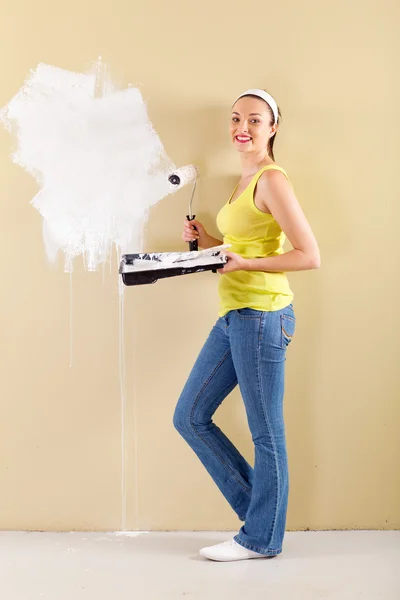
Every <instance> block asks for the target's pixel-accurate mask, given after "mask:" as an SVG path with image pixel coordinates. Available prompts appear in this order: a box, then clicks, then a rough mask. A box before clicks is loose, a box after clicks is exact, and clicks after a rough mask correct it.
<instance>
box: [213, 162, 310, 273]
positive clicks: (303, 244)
mask: <svg viewBox="0 0 400 600" xmlns="http://www.w3.org/2000/svg"><path fill="white" fill-rule="evenodd" d="M254 201H255V203H256V206H257V207H258V208H260V209H261V210H263V211H265V212H270V213H271V214H272V215H273V217H274V218H275V220H276V221H277V223H278V224H279V225H280V227H281V229H282V231H283V232H284V233H285V234H286V237H287V238H288V240H289V241H290V243H291V244H292V246H293V250H289V251H288V252H285V253H284V254H281V255H279V256H270V257H266V258H253V259H243V258H241V257H238V256H237V255H233V254H232V253H229V252H226V253H225V254H226V255H227V257H228V259H229V261H228V264H227V265H226V266H225V267H224V269H222V270H221V271H220V272H222V273H227V272H229V271H237V270H245V271H269V272H284V271H305V270H308V269H317V268H318V267H319V266H320V253H319V248H318V244H317V241H316V239H315V237H314V234H313V232H312V230H311V227H310V225H309V223H308V221H307V219H306V217H305V215H304V213H303V211H302V209H301V206H300V204H299V202H298V200H297V198H296V196H295V194H294V192H293V189H292V187H291V185H290V184H289V182H288V181H287V179H286V177H285V176H284V175H283V174H282V173H280V172H279V171H266V172H265V173H263V174H262V176H261V177H260V179H259V181H258V184H257V188H256V193H255V198H254Z"/></svg>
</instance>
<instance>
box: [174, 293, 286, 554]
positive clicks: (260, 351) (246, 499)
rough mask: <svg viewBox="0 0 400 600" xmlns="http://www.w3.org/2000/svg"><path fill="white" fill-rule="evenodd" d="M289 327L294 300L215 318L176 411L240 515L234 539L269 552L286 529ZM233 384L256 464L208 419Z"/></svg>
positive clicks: (176, 420) (177, 422)
mask: <svg viewBox="0 0 400 600" xmlns="http://www.w3.org/2000/svg"><path fill="white" fill-rule="evenodd" d="M294 331H295V315H294V311H293V307H292V305H291V304H290V305H289V306H287V307H286V308H284V309H282V310H278V311H273V312H263V311H256V310H253V309H250V308H244V309H239V310H232V311H230V312H229V313H228V314H227V315H225V316H224V317H222V318H220V319H218V321H217V322H216V324H215V325H214V327H213V329H212V331H211V333H210V335H209V337H208V340H207V341H206V343H205V345H204V347H203V349H202V350H201V352H200V354H199V357H198V359H197V361H196V363H195V365H194V367H193V370H192V372H191V374H190V376H189V379H188V381H187V383H186V385H185V387H184V389H183V392H182V394H181V397H180V398H179V401H178V404H177V407H176V410H175V414H174V425H175V427H176V429H177V430H178V431H179V433H180V434H181V435H182V436H183V438H184V439H185V440H186V441H187V442H188V444H189V445H190V446H191V448H192V449H193V450H194V452H195V453H196V454H197V456H198V457H199V459H200V460H201V462H202V463H203V465H204V466H205V468H206V469H207V471H208V472H209V474H210V475H211V477H212V478H213V479H214V482H215V483H216V485H217V486H218V487H219V489H220V490H221V492H222V493H223V495H224V496H225V498H226V500H227V501H228V502H229V504H230V505H231V507H232V508H233V510H234V511H235V512H236V514H237V515H238V517H239V519H240V520H241V521H244V525H243V526H242V528H241V529H240V531H239V534H238V535H237V536H236V537H235V540H236V542H237V543H238V544H241V545H242V546H244V547H245V548H248V549H249V550H253V551H255V552H259V553H261V554H265V555H267V556H274V555H276V554H280V553H281V552H282V542H283V537H284V534H285V524H286V513H287V503H288V492H289V477H288V462H287V452H286V440H285V426H284V420H283V395H284V365H285V360H286V349H287V347H288V345H289V343H290V341H291V339H292V336H293V334H294ZM237 384H239V388H240V392H241V395H242V398H243V401H244V404H245V408H246V414H247V420H248V424H249V427H250V431H251V435H252V440H253V442H254V449H255V460H254V468H252V467H251V466H250V465H249V463H248V462H247V461H246V460H245V459H244V458H243V456H242V455H241V454H240V452H239V451H238V450H237V449H236V448H235V446H234V445H233V444H232V442H231V441H230V440H229V439H228V438H227V437H226V436H225V434H224V433H223V432H222V431H221V430H220V429H219V427H217V425H215V423H213V421H212V416H213V414H214V413H215V411H216V410H217V408H218V407H219V405H220V404H221V402H222V401H223V399H224V398H225V397H226V396H227V395H228V394H229V393H230V392H231V391H232V390H233V389H234V388H235V387H236V385H237Z"/></svg>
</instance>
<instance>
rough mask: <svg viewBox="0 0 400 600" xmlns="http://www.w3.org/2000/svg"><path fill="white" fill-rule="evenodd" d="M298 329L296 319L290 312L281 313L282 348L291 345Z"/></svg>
mask: <svg viewBox="0 0 400 600" xmlns="http://www.w3.org/2000/svg"><path fill="white" fill-rule="evenodd" d="M295 330H296V320H295V319H294V318H293V317H291V316H290V315H288V314H282V315H281V333H282V348H286V347H287V346H289V344H290V342H291V341H292V338H293V336H294V332H295Z"/></svg>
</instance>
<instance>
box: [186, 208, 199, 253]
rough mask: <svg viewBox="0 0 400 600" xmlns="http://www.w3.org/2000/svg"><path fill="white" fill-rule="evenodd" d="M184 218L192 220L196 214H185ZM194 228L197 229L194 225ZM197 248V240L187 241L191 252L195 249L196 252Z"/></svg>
mask: <svg viewBox="0 0 400 600" xmlns="http://www.w3.org/2000/svg"><path fill="white" fill-rule="evenodd" d="M186 218H187V220H188V221H193V219H195V218H196V215H192V216H189V215H186ZM193 227H194V226H193ZM194 229H195V230H196V231H197V229H196V227H194ZM198 249H199V243H198V241H197V240H194V241H193V242H189V250H190V251H191V252H192V251H193V250H195V251H196V252H197V251H198Z"/></svg>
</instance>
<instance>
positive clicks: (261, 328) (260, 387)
mask: <svg viewBox="0 0 400 600" xmlns="http://www.w3.org/2000/svg"><path fill="white" fill-rule="evenodd" d="M263 323H264V320H263V319H260V332H259V336H258V348H257V351H258V357H257V358H258V360H257V387H258V389H259V391H260V396H261V410H262V412H263V416H264V420H265V424H266V426H267V429H268V434H269V437H270V439H271V442H272V447H273V452H274V461H275V471H276V501H275V507H274V518H273V522H272V529H271V537H270V540H272V539H273V537H274V533H275V526H276V520H277V514H278V497H279V487H280V485H279V484H280V482H279V468H278V465H277V458H276V457H277V453H276V447H275V440H274V436H273V435H272V430H271V424H270V422H269V419H268V415H267V414H266V411H265V409H264V403H263V390H262V380H261V376H260V362H261V360H260V359H261V341H262V335H263ZM268 545H269V544H268Z"/></svg>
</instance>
